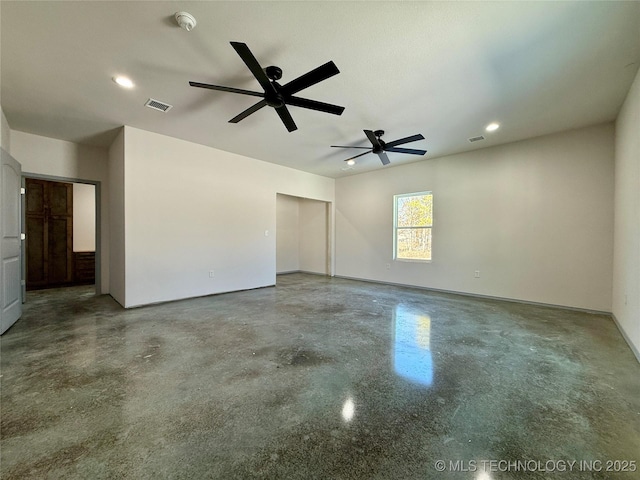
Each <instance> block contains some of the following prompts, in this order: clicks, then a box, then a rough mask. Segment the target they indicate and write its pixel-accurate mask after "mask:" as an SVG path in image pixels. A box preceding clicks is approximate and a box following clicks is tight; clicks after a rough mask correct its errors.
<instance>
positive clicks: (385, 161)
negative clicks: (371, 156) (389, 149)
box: [377, 152, 391, 165]
mask: <svg viewBox="0 0 640 480" xmlns="http://www.w3.org/2000/svg"><path fill="white" fill-rule="evenodd" d="M377 155H378V156H379V157H380V161H381V162H382V164H383V165H389V164H390V163H391V162H390V161H389V157H387V154H386V153H384V152H380V153H378V154H377Z"/></svg>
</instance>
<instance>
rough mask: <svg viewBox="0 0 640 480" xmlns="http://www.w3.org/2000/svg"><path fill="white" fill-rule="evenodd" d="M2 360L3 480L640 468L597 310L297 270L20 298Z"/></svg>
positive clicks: (639, 431)
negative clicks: (182, 297) (173, 291)
mask: <svg viewBox="0 0 640 480" xmlns="http://www.w3.org/2000/svg"><path fill="white" fill-rule="evenodd" d="M1 367H2V370H1V375H2V378H1V382H2V391H1V401H2V403H1V406H2V423H1V427H2V430H1V438H2V451H1V467H0V468H1V470H0V476H1V477H2V478H3V479H7V480H8V479H13V478H38V479H41V478H65V479H69V478H83V479H102V478H104V479H107V478H108V479H111V478H130V479H151V478H153V479H159V478H175V479H182V478H184V479H204V478H216V479H232V478H238V479H246V478H266V479H275V478H287V479H289V478H291V479H315V478H318V479H328V478H331V479H360V478H362V479H429V478H447V479H454V478H464V479H467V478H473V479H483V480H487V479H496V478H624V479H627V478H629V479H631V478H640V474H639V473H638V472H635V473H626V474H619V475H614V474H612V473H610V472H606V469H607V467H608V466H609V464H607V463H606V462H607V461H614V460H622V461H625V460H626V461H633V462H640V364H639V363H638V362H637V360H636V359H635V358H634V356H633V354H632V353H631V351H630V349H629V348H628V346H627V345H626V344H625V342H624V340H623V339H622V337H621V335H620V333H619V332H618V330H617V329H616V327H615V325H614V323H613V321H612V320H611V318H609V317H607V316H601V315H594V314H588V313H582V312H575V311H569V310H563V309H556V308H549V307H542V306H532V305H524V304H518V303H510V302H503V301H497V300H487V299H478V298H471V297H464V296H457V295H450V294H444V293H434V292H428V291H422V290H415V289H406V288H400V287H393V286H384V285H377V284H370V283H363V282H355V281H349V280H344V279H330V278H326V277H321V276H313V275H304V274H291V275H284V276H280V277H278V285H277V287H275V288H264V289H258V290H252V291H246V292H238V293H231V294H225V295H217V296H211V297H205V298H199V299H193V300H186V301H180V302H174V303H169V304H164V305H156V306H150V307H145V308H139V309H133V310H124V309H122V308H121V307H120V306H118V305H117V304H116V303H115V302H114V301H113V300H112V299H111V298H110V297H108V296H101V297H96V296H94V295H93V294H92V289H91V288H87V287H74V288H69V289H58V290H48V291H38V292H30V293H29V294H28V301H27V303H26V304H25V311H24V315H23V318H22V319H21V320H20V321H19V322H18V323H17V324H16V325H14V326H13V327H12V328H11V329H10V330H9V331H8V332H7V333H6V334H5V335H4V336H3V337H2V339H1ZM437 460H443V461H444V462H445V463H444V464H438V463H436V461H437ZM490 460H493V461H495V463H488V461H490ZM501 460H503V461H512V462H517V461H521V463H520V464H519V465H514V466H513V467H512V466H509V465H508V464H506V463H504V462H503V463H498V462H499V461H501ZM525 461H528V462H527V463H525ZM558 461H566V462H571V461H578V462H579V461H589V462H590V463H589V464H582V465H581V464H579V463H577V464H574V465H573V466H572V467H571V468H570V463H566V464H564V467H562V465H563V464H561V463H558ZM598 461H600V462H602V463H601V464H598V463H597V462H598ZM533 462H535V463H533ZM550 462H551V463H550ZM512 465H513V464H512ZM616 465H617V466H616ZM442 466H444V470H445V471H444V472H443V473H439V472H438V468H440V469H442ZM610 466H611V468H614V469H616V468H622V467H623V466H624V464H610ZM589 468H590V469H591V470H594V471H591V472H585V471H584V470H585V469H589ZM516 469H518V470H516ZM552 469H564V470H566V471H563V472H560V473H558V472H551V473H550V470H552ZM627 469H629V470H630V469H632V467H631V464H628V465H627ZM455 470H458V471H455ZM460 470H466V471H460ZM474 470H475V471H474ZM482 470H486V472H481V471H482ZM569 470H572V471H569ZM580 470H582V471H580Z"/></svg>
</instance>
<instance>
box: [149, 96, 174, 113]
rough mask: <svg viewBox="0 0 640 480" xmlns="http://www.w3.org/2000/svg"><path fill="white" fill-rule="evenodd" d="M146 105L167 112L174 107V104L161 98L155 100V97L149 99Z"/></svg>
mask: <svg viewBox="0 0 640 480" xmlns="http://www.w3.org/2000/svg"><path fill="white" fill-rule="evenodd" d="M144 106H145V107H149V108H153V109H154V110H158V111H160V112H166V111H167V110H171V108H173V105H169V104H168V103H163V102H160V101H159V100H154V99H153V98H150V99H149V100H147V103H145V104H144Z"/></svg>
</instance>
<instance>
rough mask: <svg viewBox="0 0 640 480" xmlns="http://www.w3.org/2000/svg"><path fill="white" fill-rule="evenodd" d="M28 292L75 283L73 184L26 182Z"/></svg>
mask: <svg viewBox="0 0 640 480" xmlns="http://www.w3.org/2000/svg"><path fill="white" fill-rule="evenodd" d="M26 188H27V192H26V237H27V238H26V247H27V248H26V250H27V251H26V255H27V290H32V289H36V288H47V287H53V286H59V285H64V284H68V283H71V282H72V281H73V184H71V183H61V182H50V181H47V180H35V179H31V178H28V179H27V181H26Z"/></svg>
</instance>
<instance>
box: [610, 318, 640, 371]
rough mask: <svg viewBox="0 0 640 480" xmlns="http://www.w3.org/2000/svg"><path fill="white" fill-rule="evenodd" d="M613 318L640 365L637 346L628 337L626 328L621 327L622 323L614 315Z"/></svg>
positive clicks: (639, 351) (639, 354)
mask: <svg viewBox="0 0 640 480" xmlns="http://www.w3.org/2000/svg"><path fill="white" fill-rule="evenodd" d="M611 318H613V321H614V323H615V324H616V327H618V330H619V331H620V334H621V335H622V338H624V340H625V342H627V345H629V348H630V349H631V351H632V352H633V354H634V355H635V357H636V360H638V362H639V363H640V350H638V349H637V348H636V346H635V345H634V344H633V342H632V341H631V339H630V338H629V337H628V335H627V332H625V331H624V328H622V325H620V322H619V321H618V319H617V318H616V316H615V315H614V314H613V313H612V314H611Z"/></svg>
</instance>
